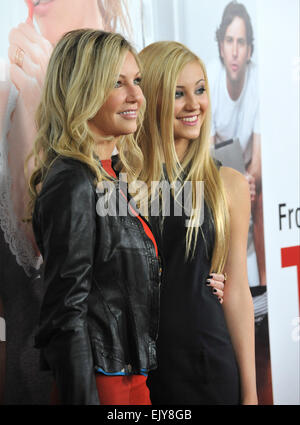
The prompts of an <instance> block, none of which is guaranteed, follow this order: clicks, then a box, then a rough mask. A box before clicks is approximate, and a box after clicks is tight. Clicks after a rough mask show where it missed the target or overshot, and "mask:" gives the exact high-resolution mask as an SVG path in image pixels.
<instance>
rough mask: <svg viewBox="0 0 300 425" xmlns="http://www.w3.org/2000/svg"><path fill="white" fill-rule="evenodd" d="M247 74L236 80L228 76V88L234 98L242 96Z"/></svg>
mask: <svg viewBox="0 0 300 425" xmlns="http://www.w3.org/2000/svg"><path fill="white" fill-rule="evenodd" d="M245 75H246V73H245V74H244V75H243V77H242V78H241V79H239V80H236V81H232V80H230V79H229V77H228V75H227V76H226V83H227V90H228V94H229V96H230V98H231V99H232V100H237V99H238V98H239V97H240V95H241V93H242V90H243V87H244V83H245Z"/></svg>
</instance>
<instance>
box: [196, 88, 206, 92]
mask: <svg viewBox="0 0 300 425" xmlns="http://www.w3.org/2000/svg"><path fill="white" fill-rule="evenodd" d="M204 92H205V87H199V89H197V90H196V94H203V93H204Z"/></svg>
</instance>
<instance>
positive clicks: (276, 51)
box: [0, 0, 300, 404]
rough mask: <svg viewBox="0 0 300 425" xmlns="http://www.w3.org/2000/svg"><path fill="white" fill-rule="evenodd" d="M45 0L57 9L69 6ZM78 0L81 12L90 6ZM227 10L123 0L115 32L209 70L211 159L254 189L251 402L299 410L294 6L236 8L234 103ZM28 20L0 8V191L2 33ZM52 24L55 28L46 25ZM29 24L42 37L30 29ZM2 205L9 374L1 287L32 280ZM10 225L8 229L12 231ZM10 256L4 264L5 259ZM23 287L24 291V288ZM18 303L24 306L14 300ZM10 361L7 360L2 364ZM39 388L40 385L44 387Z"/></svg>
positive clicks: (0, 282)
mask: <svg viewBox="0 0 300 425" xmlns="http://www.w3.org/2000/svg"><path fill="white" fill-rule="evenodd" d="M52 1H53V2H58V1H60V2H61V3H62V4H63V2H64V1H69V0H52ZM82 2H84V3H85V5H86V6H85V7H88V3H89V0H82ZM228 3H229V0H128V1H127V5H128V12H129V15H130V20H128V19H127V18H128V17H127V15H126V13H124V16H125V15H126V19H127V20H128V26H127V29H124V27H122V26H121V25H119V24H118V26H117V30H118V31H121V32H125V34H126V35H127V36H128V37H129V38H131V40H132V41H133V43H134V45H135V47H136V49H137V50H138V51H139V50H141V49H142V48H143V47H144V46H146V45H148V44H150V43H152V42H154V41H158V40H176V41H179V42H181V43H184V44H186V45H187V46H188V47H189V48H190V49H192V50H193V51H194V52H195V53H196V54H197V55H198V56H200V57H201V58H202V59H203V60H204V62H205V64H206V66H207V70H208V79H209V84H210V88H211V97H212V106H213V117H212V153H213V155H215V156H216V157H217V158H219V159H221V161H222V162H223V164H224V165H228V166H232V167H234V168H236V169H237V170H239V171H240V172H242V173H244V174H245V176H247V179H248V181H249V184H250V181H252V180H251V179H253V181H254V182H255V194H254V196H253V199H252V201H251V223H250V227H249V241H248V280H249V285H250V289H251V293H252V295H253V302H254V308H255V332H256V365H257V381H258V394H259V403H260V404H273V403H274V404H300V349H299V340H300V321H299V308H300V288H299V285H300V241H299V235H300V232H299V229H300V199H299V193H300V188H299V181H300V179H299V1H298V0H289V1H288V2H286V1H284V0H244V1H241V4H242V5H244V7H245V9H246V11H247V14H248V16H249V22H250V25H251V27H252V30H253V46H254V48H253V52H252V55H251V57H250V58H248V60H247V61H246V62H245V82H244V87H243V91H242V93H241V95H240V97H239V99H235V101H234V102H233V101H232V99H231V98H230V96H229V93H230V89H229V88H228V86H227V85H226V84H225V82H226V81H228V76H229V74H230V64H229V65H228V62H227V61H226V54H225V51H224V52H223V55H221V56H219V48H218V42H217V38H216V30H217V29H218V28H219V27H220V25H221V21H222V16H223V13H224V10H225V8H226V6H227V5H228ZM287 3H288V6H287ZM123 12H124V10H123ZM26 17H27V8H26V5H25V2H24V1H23V0H10V2H1V17H0V23H1V26H0V28H1V29H0V31H1V37H0V94H1V99H0V114H1V116H0V130H1V134H0V143H1V144H0V179H2V182H1V181H0V187H5V185H4V184H3V182H4V183H5V172H6V171H7V169H6V168H5V160H6V158H5V155H6V154H7V152H6V149H7V148H6V146H5V145H6V143H7V140H6V131H8V128H9V125H8V123H7V122H6V121H7V120H8V121H9V120H10V119H11V117H12V115H11V114H9V116H8V111H9V112H10V113H13V112H14V108H15V109H16V110H17V108H18V106H17V105H18V99H19V97H18V96H19V94H18V92H17V91H15V96H14V99H13V102H12V105H13V106H11V105H10V104H9V99H10V95H11V93H12V92H13V90H14V89H13V88H12V87H11V82H10V73H9V60H8V50H9V39H8V35H9V33H10V31H11V29H12V28H14V27H17V25H18V24H19V23H20V22H23V21H25V20H26ZM44 19H47V16H45V17H44ZM58 19H59V18H57V20H58ZM59 23H60V22H58V21H56V22H55V23H54V24H53V26H55V24H57V26H59ZM35 27H36V30H37V31H38V32H42V30H41V29H40V28H39V26H38V25H37V23H35ZM226 31H227V30H226ZM226 34H227V32H226ZM226 34H225V35H226ZM231 54H233V55H234V54H236V55H237V53H232V52H231ZM227 89H228V90H229V91H227ZM21 98H22V96H21ZM9 108H11V109H9ZM232 117H233V118H232ZM226 120H229V121H230V120H231V121H230V122H226ZM233 122H234V125H233V124H232V123H233ZM17 124H18V125H19V127H20V129H22V126H23V125H24V122H23V121H22V119H21V118H20V120H19V123H17ZM231 124H232V125H231ZM5 152H6V153H5ZM11 160H12V159H11ZM1 167H2V168H1ZM5 170H6V171H5ZM2 184H3V186H2ZM4 201H5V199H3V197H2V199H1V194H0V225H1V232H2V240H3V242H2V245H0V248H1V253H0V266H1V269H0V299H1V297H2V298H3V299H4V311H5V312H6V314H5V316H6V319H7V359H6V364H7V366H6V367H7V369H10V370H11V369H13V368H15V370H17V366H16V365H17V364H19V362H18V361H17V360H16V358H17V357H18V356H19V355H20V356H21V354H20V353H21V352H22V346H20V345H18V347H17V346H16V345H14V341H15V338H16V335H15V327H16V326H15V324H16V323H18V322H19V320H20V318H19V317H16V314H18V315H20V316H22V314H23V313H22V311H21V309H20V308H19V307H18V308H16V305H17V304H16V305H15V307H14V306H13V305H14V303H13V300H12V299H11V298H9V297H12V295H8V294H9V291H8V290H7V288H8V286H9V285H10V284H11V279H10V276H14V273H16V268H18V272H17V276H18V278H17V279H15V280H16V281H17V280H19V281H20V282H21V283H24V282H26V281H27V280H28V282H31V280H30V279H31V277H30V271H29V272H28V270H27V272H26V273H24V271H26V270H25V269H26V268H25V266H24V267H23V268H24V270H22V269H21V270H22V272H20V267H22V258H21V257H20V258H18V252H17V249H15V245H14V243H13V242H12V239H11V238H9V235H8V232H9V229H8V226H7V223H8V222H9V221H10V220H9V217H7V214H8V211H9V210H8V209H5V205H4V204H5V202H4ZM5 214H6V216H5ZM11 215H13V212H12V211H11ZM11 220H12V218H11ZM12 221H13V220H12ZM11 226H12V227H11V228H13V224H12V225H11ZM8 257H9V263H7V262H6V260H5V259H6V258H8ZM7 264H9V267H7ZM4 266H6V267H4ZM4 268H5V270H4ZM9 268H10V269H11V273H9V270H8V269H9ZM20 273H21V274H20ZM22 273H23V274H22ZM20 285H21V284H20ZM31 290H32V286H31V285H30V284H28V291H31ZM23 291H24V288H23ZM24 294H26V292H24ZM24 296H25V295H24ZM17 302H19V306H21V305H22V302H21V301H18V300H17V299H16V301H15V303H17ZM31 326H32V332H31V331H30V332H29V333H28V334H26V335H27V337H28V338H27V340H26V344H27V345H26V349H27V350H29V351H30V350H31V345H30V344H31V342H32V333H33V330H34V329H33V327H34V326H33V324H31ZM19 332H20V335H19V337H20V338H22V334H21V331H19ZM24 332H25V331H24ZM17 350H19V351H17ZM23 351H24V350H23ZM22 355H23V354H22ZM0 358H1V357H0ZM32 358H35V357H34V356H33V357H32ZM32 358H31V361H33V360H32ZM12 359H14V362H15V363H10V362H12ZM10 376H13V375H10V374H9V373H8V372H7V377H8V378H7V379H6V382H5V391H6V392H7V393H10V388H9V387H10V386H12V385H13V382H12V381H11V382H10V380H9V379H10V378H9V377H10ZM26 379H27V378H26V376H25V377H24V380H26ZM11 380H13V378H11ZM28 380H29V378H28ZM39 385H40V387H41V386H43V382H39ZM40 387H39V388H40ZM0 396H1V373H0ZM11 397H13V395H11ZM7 398H8V399H9V397H8V396H7Z"/></svg>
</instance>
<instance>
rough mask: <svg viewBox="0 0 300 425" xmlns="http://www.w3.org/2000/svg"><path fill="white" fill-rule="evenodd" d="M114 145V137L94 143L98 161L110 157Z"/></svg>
mask: <svg viewBox="0 0 300 425" xmlns="http://www.w3.org/2000/svg"><path fill="white" fill-rule="evenodd" d="M115 146H116V139H113V140H102V141H98V142H96V143H95V153H96V155H97V156H98V158H99V159H100V161H102V160H105V159H111V156H112V153H113V151H114V148H115Z"/></svg>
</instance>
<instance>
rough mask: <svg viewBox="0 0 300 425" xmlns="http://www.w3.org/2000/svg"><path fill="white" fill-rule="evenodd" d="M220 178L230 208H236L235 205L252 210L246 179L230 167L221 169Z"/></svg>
mask: <svg viewBox="0 0 300 425" xmlns="http://www.w3.org/2000/svg"><path fill="white" fill-rule="evenodd" d="M220 176H221V179H222V182H223V184H224V187H225V191H226V194H227V197H228V203H229V208H230V209H231V208H234V205H239V206H240V207H241V205H244V206H245V207H246V208H247V209H248V208H250V191H249V184H248V181H247V179H246V177H245V176H244V175H243V174H241V173H240V172H239V171H236V170H234V169H233V168H230V167H221V168H220Z"/></svg>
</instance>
